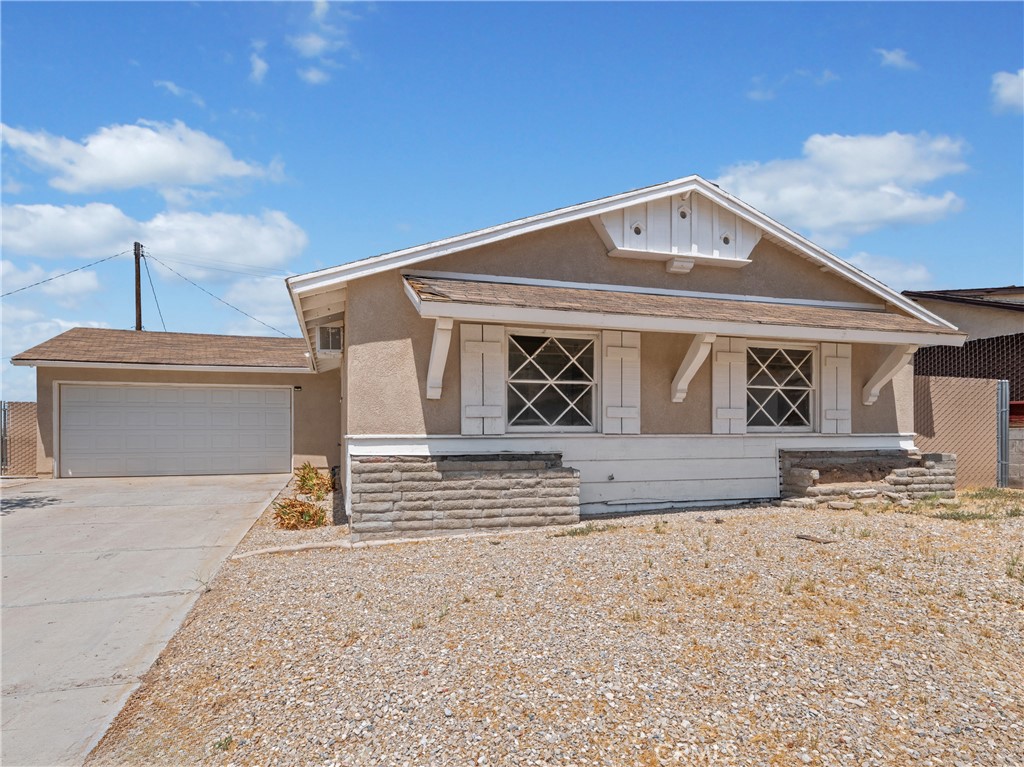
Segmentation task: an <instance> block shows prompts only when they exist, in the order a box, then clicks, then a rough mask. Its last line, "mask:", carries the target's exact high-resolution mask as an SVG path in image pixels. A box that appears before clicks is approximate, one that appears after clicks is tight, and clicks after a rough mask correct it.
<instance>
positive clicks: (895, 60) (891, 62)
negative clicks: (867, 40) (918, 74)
mask: <svg viewBox="0 0 1024 767" xmlns="http://www.w3.org/2000/svg"><path fill="white" fill-rule="evenodd" d="M875 53H877V54H878V55H879V57H880V61H879V63H880V64H881V65H882V66H883V67H892V68H893V69H906V70H911V69H919V68H920V67H918V65H917V62H916V61H912V60H911V59H910V57H909V56H908V55H907V52H906V51H905V50H903V49H902V48H891V49H887V48H875Z"/></svg>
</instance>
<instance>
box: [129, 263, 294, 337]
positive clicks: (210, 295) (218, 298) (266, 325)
mask: <svg viewBox="0 0 1024 767" xmlns="http://www.w3.org/2000/svg"><path fill="white" fill-rule="evenodd" d="M146 257H147V258H152V259H153V260H154V261H156V262H157V263H158V264H160V266H162V267H164V268H165V269H167V270H168V271H171V272H174V274H176V275H178V276H179V277H181V279H183V280H185V282H187V283H188V284H189V285H192V286H193V287H196V288H199V289H200V290H201V291H203V292H204V293H205V294H206V295H208V296H209V297H210V298H215V299H217V300H218V301H220V302H221V303H222V304H224V306H227V307H229V308H231V309H234V310H235V311H236V312H238V313H239V314H244V315H245V316H246V317H248V318H249V319H250V320H254V321H256V322H258V323H260V325H263V326H264V327H267V328H270V329H271V330H273V331H274V332H275V333H280V334H281V335H283V336H284V337H285V338H288V337H289V336H288V334H287V333H285V332H284V331H283V330H280V329H278V328H275V327H274V326H273V325H268V324H267V323H266V322H264V321H263V320H261V319H258V318H257V317H253V316H252V315H251V314H249V313H248V312H244V311H242V310H241V309H239V308H238V307H237V306H234V305H233V304H229V303H228V302H227V301H225V300H224V299H223V298H221V297H220V296H215V295H214V294H213V293H211V292H210V291H208V290H207V289H206V288H204V287H203V286H202V285H197V284H196V283H194V282H192V280H190V279H189V278H188V277H186V276H185V275H184V274H182V273H181V272H178V271H176V270H174V269H172V268H171V267H169V266H168V265H167V264H165V263H164V262H163V261H161V260H160V259H159V258H157V257H156V256H154V255H150V254H146Z"/></svg>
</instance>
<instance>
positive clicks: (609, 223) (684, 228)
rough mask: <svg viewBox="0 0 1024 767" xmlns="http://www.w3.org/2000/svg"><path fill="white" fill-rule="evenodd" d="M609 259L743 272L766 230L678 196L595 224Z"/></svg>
mask: <svg viewBox="0 0 1024 767" xmlns="http://www.w3.org/2000/svg"><path fill="white" fill-rule="evenodd" d="M594 224H595V226H597V227H598V233H599V234H601V237H602V239H603V240H604V241H605V245H606V246H608V255H610V256H615V257H619V258H637V259H653V260H660V261H665V262H666V268H667V269H668V271H670V272H681V273H685V272H688V271H690V269H692V268H693V266H694V264H710V265H718V266H729V267H741V266H744V265H746V264H748V263H750V262H749V258H750V253H751V251H753V249H754V246H755V245H757V243H758V242H760V240H761V236H762V231H761V230H760V229H759V228H757V227H756V226H754V225H753V224H751V223H750V222H749V221H746V220H745V219H743V218H740V217H739V216H737V215H736V214H735V213H733V212H732V211H729V210H726V209H725V208H723V207H721V206H720V205H716V204H715V203H714V202H712V201H711V200H709V199H708V198H707V197H704V196H702V195H700V194H696V193H692V194H686V195H673V196H670V197H664V198H662V199H658V200H651V201H650V202H646V203H642V204H639V205H631V206H628V207H625V208H619V209H617V210H612V211H608V212H607V213H603V214H601V216H599V217H598V218H597V220H595V221H594Z"/></svg>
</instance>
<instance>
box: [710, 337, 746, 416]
mask: <svg viewBox="0 0 1024 767" xmlns="http://www.w3.org/2000/svg"><path fill="white" fill-rule="evenodd" d="M711 431H712V433H714V434H746V433H747V339H745V338H721V337H719V338H718V339H717V340H716V341H715V342H714V344H712V346H711Z"/></svg>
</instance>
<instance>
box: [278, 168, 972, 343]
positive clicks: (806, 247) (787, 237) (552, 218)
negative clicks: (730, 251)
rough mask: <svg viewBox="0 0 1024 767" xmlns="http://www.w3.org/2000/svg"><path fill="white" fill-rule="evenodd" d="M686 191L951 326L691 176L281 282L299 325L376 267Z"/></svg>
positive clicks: (922, 316) (415, 260)
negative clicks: (317, 299)
mask: <svg viewBox="0 0 1024 767" xmlns="http://www.w3.org/2000/svg"><path fill="white" fill-rule="evenodd" d="M688 192H698V193H699V194H701V195H703V196H705V197H707V198H709V199H710V200H711V201H712V202H714V203H715V204H717V205H720V206H722V207H723V208H725V209H727V210H729V211H730V212H732V213H734V214H735V215H737V216H738V217H739V218H741V219H743V220H745V221H747V222H749V223H751V224H753V225H754V226H756V227H758V228H760V229H762V230H763V231H764V233H765V235H766V236H767V237H768V238H769V239H770V240H772V241H774V242H776V243H779V244H781V245H783V246H785V247H787V248H788V249H790V250H792V251H794V252H795V253H797V254H798V255H800V256H802V257H804V258H807V259H808V260H811V261H814V262H817V263H818V264H819V265H820V266H821V267H822V268H823V269H824V270H827V271H830V272H833V273H835V274H837V275H839V276H840V277H842V278H844V279H846V280H849V281H850V282H853V283H855V284H857V285H859V286H860V287H862V288H863V289H864V290H866V291H868V292H869V293H872V294H874V295H876V296H878V297H879V298H881V299H883V300H884V301H886V302H887V303H889V304H892V305H893V306H897V307H899V308H900V309H902V310H903V311H905V312H907V313H909V314H910V315H911V316H914V317H917V318H919V319H922V320H924V321H925V322H928V323H931V324H932V325H938V326H941V327H945V328H948V329H955V328H954V326H953V325H952V324H950V323H949V322H947V321H946V320H944V319H942V318H941V317H939V316H938V315H935V314H933V313H932V312H929V311H928V310H927V309H925V308H924V307H922V306H920V305H919V304H916V303H915V302H914V301H912V300H910V299H909V298H906V297H904V296H902V295H900V293H898V292H896V291H895V290H893V289H892V288H890V287H888V286H886V285H884V284H883V283H881V282H879V281H878V280H876V279H875V278H874V277H871V276H870V275H868V274H866V273H865V272H862V271H861V270H860V269H857V268H856V267H855V266H853V265H852V264H849V263H847V262H846V261H844V260H842V259H841V258H839V257H837V256H835V255H833V254H831V253H829V252H828V251H826V250H825V249H823V248H821V247H819V246H818V245H815V244H814V243H813V242H811V241H810V240H808V239H806V238H804V237H802V236H801V235H799V234H797V233H796V232H794V231H793V230H791V229H789V228H787V227H785V226H783V225H782V224H780V223H778V222H777V221H775V220H774V219H772V218H770V217H769V216H767V215H765V214H764V213H762V212H761V211H759V210H756V209H755V208H753V207H751V206H750V205H748V204H747V203H745V202H743V201H742V200H740V199H739V198H737V197H734V196H732V195H731V194H729V193H728V192H725V191H723V190H722V189H721V188H719V187H718V185H717V184H713V183H711V182H710V181H707V180H706V179H704V178H701V177H700V176H696V175H694V176H686V177H684V178H680V179H676V180H674V181H668V182H665V183H662V184H655V185H653V186H648V187H643V188H641V189H634V190H632V191H629V192H624V193H622V194H617V195H612V196H610V197H603V198H601V199H598V200H593V201H590V202H584V203H580V204H578V205H572V206H569V207H566V208H558V209H557V210H553V211H549V212H547V213H541V214H539V215H535V216H529V217H527V218H521V219H517V220H515V221H510V222H508V223H505V224H499V225H497V226H492V227H488V228H486V229H479V230H477V231H474V232H468V233H466V234H460V235H457V236H455V237H449V238H446V239H443V240H436V241H434V242H429V243H426V244H423V245H417V246H415V247H412V248H405V249H403V250H396V251H393V252H391V253H384V254H382V255H379V256H372V257H370V258H364V259H362V260H359V261H353V262H351V263H348V264H343V265H341V266H335V267H331V268H329V269H321V270H319V271H316V272H310V273H308V274H301V275H296V276H293V277H289V278H288V279H287V280H286V281H285V282H286V284H287V285H288V290H289V292H290V293H291V295H292V301H293V304H294V305H295V308H296V312H297V314H298V316H299V324H300V325H301V326H303V327H305V325H304V323H303V316H302V311H301V306H300V303H301V299H302V296H303V295H306V294H311V293H321V292H324V291H326V290H329V289H331V288H333V287H339V286H342V285H344V284H346V283H348V282H351V281H352V280H356V279H359V278H361V277H368V276H370V275H372V274H377V273H379V272H383V271H389V270H392V269H400V268H406V267H409V266H412V265H414V264H418V263H421V262H423V261H427V260H430V259H433V258H438V257H440V256H446V255H449V254H451V253H457V252H459V251H462V250H467V249H469V248H475V247H479V246H481V245H488V244H491V243H495V242H500V241H502V240H506V239H509V238H511V237H516V236H518V235H522V234H526V233H529V232H535V231H538V230H541V229H547V228H550V227H553V226H558V225H560V224H565V223H568V222H570V221H578V220H581V219H589V218H591V217H594V216H600V215H601V214H603V213H607V212H610V211H613V210H618V209H621V208H625V207H628V206H631V205H639V204H643V203H647V202H650V201H652V200H658V199H661V198H664V197H670V196H672V195H676V194H685V193H688Z"/></svg>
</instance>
